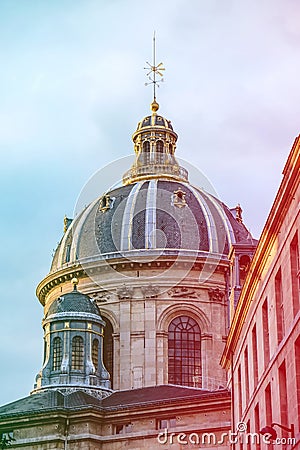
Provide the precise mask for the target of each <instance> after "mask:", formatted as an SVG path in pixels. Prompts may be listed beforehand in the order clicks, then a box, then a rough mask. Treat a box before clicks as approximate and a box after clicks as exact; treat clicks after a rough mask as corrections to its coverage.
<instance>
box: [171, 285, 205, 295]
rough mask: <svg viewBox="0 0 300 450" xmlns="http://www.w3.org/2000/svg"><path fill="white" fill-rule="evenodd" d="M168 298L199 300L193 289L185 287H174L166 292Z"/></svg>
mask: <svg viewBox="0 0 300 450" xmlns="http://www.w3.org/2000/svg"><path fill="white" fill-rule="evenodd" d="M168 294H169V296H170V297H173V298H174V297H175V298H177V297H183V298H199V295H198V293H197V291H196V289H194V288H190V287H186V286H176V287H173V288H172V289H170V290H169V291H168Z"/></svg>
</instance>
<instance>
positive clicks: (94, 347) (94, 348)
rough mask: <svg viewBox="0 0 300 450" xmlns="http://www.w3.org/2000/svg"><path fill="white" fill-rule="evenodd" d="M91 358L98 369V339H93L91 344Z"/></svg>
mask: <svg viewBox="0 0 300 450" xmlns="http://www.w3.org/2000/svg"><path fill="white" fill-rule="evenodd" d="M92 360H93V364H94V366H95V369H96V370H98V364H99V341H98V339H94V340H93V344H92Z"/></svg>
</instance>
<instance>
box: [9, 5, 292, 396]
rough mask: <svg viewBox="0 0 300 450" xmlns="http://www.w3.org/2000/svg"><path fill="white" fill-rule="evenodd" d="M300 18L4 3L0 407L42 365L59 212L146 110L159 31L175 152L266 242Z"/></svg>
mask: <svg viewBox="0 0 300 450" xmlns="http://www.w3.org/2000/svg"><path fill="white" fill-rule="evenodd" d="M299 23H300V7H299V4H298V2H296V1H293V0H285V1H283V0H282V1H280V0H251V1H250V0H243V1H234V0H226V1H224V0H172V1H171V0H165V1H163V2H162V1H157V0H153V1H152V2H150V3H149V2H141V1H134V0H126V1H125V0H123V1H121V0H109V1H105V0H97V1H96V0H59V1H58V0H51V1H46V2H45V1H42V0H36V1H30V0H27V1H20V0H7V1H6V0H0V59H1V69H0V152H1V166H0V170H1V177H0V183H1V193H2V200H1V213H2V214H1V218H2V220H1V222H0V231H1V233H0V235H1V240H2V242H1V251H2V258H1V284H0V289H1V306H2V325H1V331H0V333H1V335H0V336H1V339H0V357H1V361H2V363H1V368H2V370H1V373H0V385H1V391H0V404H3V403H6V402H9V401H12V400H15V399H17V398H19V397H22V396H25V395H27V394H28V392H29V391H30V389H31V388H32V385H33V382H34V377H35V374H36V373H37V372H38V370H39V369H40V366H41V361H42V348H43V344H42V330H41V319H42V314H43V311H42V308H41V306H40V305H39V303H38V301H37V299H36V297H35V287H36V285H37V284H38V282H39V281H40V280H41V279H42V278H43V277H44V276H45V275H46V274H47V272H48V270H49V267H50V263H51V255H52V252H53V249H54V248H55V247H56V245H57V242H58V241H59V240H60V238H61V235H62V230H63V217H64V215H65V214H67V215H68V216H69V217H72V215H73V210H74V207H75V204H76V199H77V197H78V195H79V193H80V191H81V189H82V188H83V187H84V186H85V184H86V182H87V180H88V179H89V178H90V177H91V176H92V175H93V173H94V172H95V171H97V170H98V169H99V168H100V169H101V168H103V167H105V166H106V165H107V164H109V163H110V162H111V161H113V160H115V159H118V158H122V157H124V156H127V155H129V154H131V153H132V151H133V150H132V143H131V134H132V132H133V131H134V130H135V127H136V124H137V122H138V121H139V120H140V119H141V118H142V117H143V116H145V115H146V114H148V112H149V104H150V102H151V95H152V94H151V88H150V87H145V86H144V83H145V81H146V78H145V71H144V70H143V67H144V66H145V62H146V61H149V60H151V51H152V35H153V30H156V35H157V60H159V61H160V60H162V61H163V62H164V65H165V67H166V73H165V82H164V83H163V84H162V85H161V87H160V88H159V90H158V101H159V103H160V105H161V108H160V112H161V113H162V114H163V115H165V116H166V117H167V118H169V119H171V120H172V123H173V126H174V128H175V130H176V132H177V133H178V134H179V140H178V146H177V155H178V156H179V157H181V158H183V159H186V160H188V161H190V163H192V164H193V165H194V166H196V167H198V168H199V169H200V170H201V171H202V172H203V173H204V174H205V175H206V176H207V177H208V179H209V180H210V182H211V183H212V185H213V186H214V188H215V190H216V191H217V192H218V194H219V196H220V198H221V199H222V200H223V201H224V202H225V203H226V204H227V205H228V206H230V207H232V206H235V205H236V204H237V203H238V202H239V203H240V204H241V205H242V208H243V210H244V214H243V215H244V220H245V223H246V224H247V225H248V227H249V228H250V230H251V232H252V234H253V235H254V236H255V237H259V234H260V232H261V229H262V226H263V224H264V222H265V219H266V217H267V214H268V211H269V210H270V207H271V204H272V201H273V199H274V196H275V194H276V190H277V188H278V185H279V183H280V180H281V172H282V169H283V165H284V162H285V160H286V158H287V156H288V153H289V150H290V148H291V146H292V143H293V140H294V138H295V137H296V136H297V135H298V134H299V132H300V123H299V117H300V89H299V69H300V67H299V66H300V29H299ZM101 190H102V187H101V186H100V185H99V192H96V191H97V187H95V196H97V195H100V194H101Z"/></svg>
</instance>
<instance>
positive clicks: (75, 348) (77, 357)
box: [72, 336, 84, 370]
mask: <svg viewBox="0 0 300 450" xmlns="http://www.w3.org/2000/svg"><path fill="white" fill-rule="evenodd" d="M83 356H84V352H83V339H82V337H81V336H75V337H73V339H72V370H83Z"/></svg>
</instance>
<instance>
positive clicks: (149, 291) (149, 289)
mask: <svg viewBox="0 0 300 450" xmlns="http://www.w3.org/2000/svg"><path fill="white" fill-rule="evenodd" d="M141 290H142V293H143V296H144V298H156V297H157V296H158V294H159V289H158V287H157V286H154V285H153V284H149V285H148V286H142V288H141Z"/></svg>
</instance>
